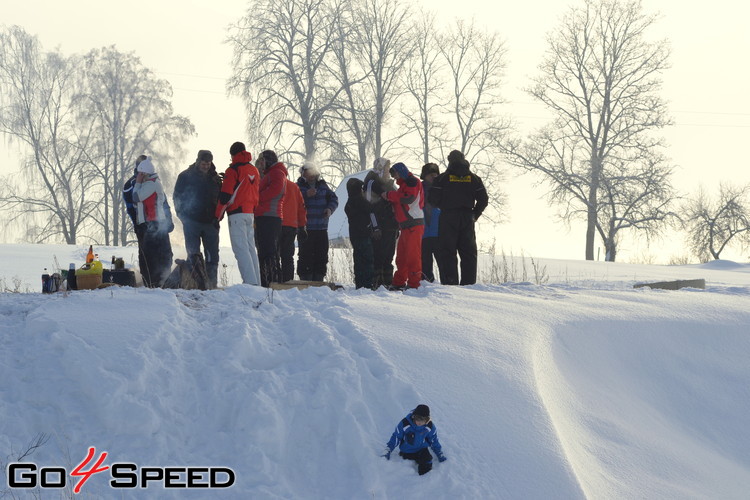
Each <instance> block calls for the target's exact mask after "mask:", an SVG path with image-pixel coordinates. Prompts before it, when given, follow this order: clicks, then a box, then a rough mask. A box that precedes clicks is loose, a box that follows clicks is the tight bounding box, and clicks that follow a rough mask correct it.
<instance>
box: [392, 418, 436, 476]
mask: <svg viewBox="0 0 750 500" xmlns="http://www.w3.org/2000/svg"><path fill="white" fill-rule="evenodd" d="M396 446H398V447H399V453H398V454H399V455H400V456H401V458H403V459H404V460H414V461H415V462H417V472H418V473H419V475H420V476H422V475H424V474H427V473H428V472H430V471H431V470H432V455H431V454H430V450H429V449H428V448H432V451H434V452H435V455H436V456H437V459H438V461H439V462H445V460H446V457H445V455H444V454H443V447H442V446H441V445H440V441H439V440H438V436H437V427H436V426H435V424H434V423H433V422H432V419H431V418H430V407H429V406H427V405H418V406H417V407H416V408H414V409H413V410H412V411H411V412H409V414H408V415H407V416H406V417H404V418H403V419H402V420H401V421H400V422H399V423H398V424H397V425H396V430H395V431H393V435H392V436H391V439H390V440H389V441H388V444H387V445H386V449H385V452H384V453H383V455H382V456H383V457H385V458H386V459H387V460H390V459H391V452H393V450H395V449H396Z"/></svg>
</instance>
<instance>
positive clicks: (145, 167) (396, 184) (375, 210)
mask: <svg viewBox="0 0 750 500" xmlns="http://www.w3.org/2000/svg"><path fill="white" fill-rule="evenodd" d="M229 155H230V157H231V163H230V165H229V168H227V169H226V171H225V172H223V173H219V172H217V169H216V166H215V165H214V163H213V154H212V153H211V152H210V151H208V150H201V151H199V152H198V155H197V157H196V160H195V162H194V163H193V164H192V165H190V166H189V167H188V168H187V169H186V170H185V171H183V172H181V173H180V174H179V176H178V178H177V182H176V183H175V189H174V196H173V199H174V208H175V212H176V214H177V217H178V218H179V219H180V221H181V222H182V227H183V231H184V237H185V247H186V250H187V254H188V256H193V255H195V254H200V253H201V244H202V245H203V252H202V254H203V256H204V260H205V266H206V275H207V277H208V288H216V286H217V278H218V266H219V229H220V222H221V221H222V220H224V218H225V217H226V218H227V223H228V226H229V236H230V240H231V245H232V251H233V252H234V255H235V258H236V259H237V264H238V267H239V271H240V275H241V276H242V281H243V283H246V284H250V285H260V286H264V287H268V286H269V284H270V283H271V282H286V281H290V280H292V279H293V278H294V274H295V268H294V253H295V243H296V244H297V245H296V246H297V247H298V249H299V251H298V260H297V274H298V276H299V278H300V279H302V280H311V281H322V280H323V279H324V278H325V276H326V274H327V266H328V250H329V239H328V221H329V219H330V217H331V215H332V214H333V212H334V211H335V210H336V209H337V208H338V203H339V201H338V198H337V196H336V193H335V192H334V191H333V190H332V189H331V188H330V186H329V185H328V184H327V183H326V181H325V180H324V179H323V178H322V177H321V172H320V170H319V169H318V167H317V166H316V165H315V164H314V163H313V162H309V161H307V162H305V163H304V164H303V165H302V167H301V168H300V169H299V174H300V175H299V178H298V179H297V181H296V182H294V181H292V180H290V179H289V178H288V171H287V168H286V166H285V165H284V164H283V163H282V162H280V161H279V159H278V157H277V155H276V153H275V152H274V151H272V150H265V151H263V152H261V153H260V155H259V156H258V158H256V160H255V163H254V164H253V157H252V154H251V153H250V152H248V151H247V150H246V148H245V145H244V144H243V143H241V142H235V143H234V144H232V146H231V147H230V149H229ZM135 163H136V164H135V172H134V174H133V176H132V177H131V178H130V179H129V180H128V181H127V182H126V183H125V186H124V188H123V197H124V200H125V203H126V206H127V211H128V214H129V215H130V217H131V219H132V221H133V224H134V226H135V233H136V237H137V238H138V244H139V265H140V268H141V274H142V276H143V281H144V284H145V285H146V286H149V287H158V286H161V285H162V284H163V283H164V280H166V278H167V276H168V275H169V273H170V270H171V263H172V256H173V255H172V248H171V244H170V241H169V233H170V232H171V231H172V230H173V229H174V224H173V223H172V214H171V209H170V206H169V203H168V202H167V197H166V195H165V193H164V189H163V186H162V184H161V182H160V180H159V176H158V175H157V174H156V172H155V168H154V164H153V162H152V159H151V158H150V157H147V156H144V155H142V156H139V157H138V159H137V160H136V162H135ZM346 188H347V193H348V201H347V203H346V207H345V211H346V214H347V217H348V221H349V236H350V240H351V244H352V247H353V249H354V275H355V285H356V286H357V288H362V287H366V288H377V287H379V286H381V285H383V286H386V287H389V288H407V287H411V288H417V287H419V283H420V281H421V280H422V279H426V280H428V281H434V279H435V275H434V270H433V257H434V258H435V260H437V263H438V269H439V271H440V280H441V283H443V284H462V285H466V284H472V283H475V282H476V267H477V247H476V236H475V233H474V222H475V221H476V219H477V218H478V217H479V216H480V215H481V214H482V211H483V210H484V209H485V208H486V206H487V202H488V197H487V192H486V190H485V188H484V185H483V183H482V180H481V179H480V178H479V177H478V176H476V175H475V174H473V173H472V172H470V170H469V163H468V162H467V161H466V159H465V158H464V156H463V154H461V153H460V152H459V151H452V152H451V153H450V154H449V155H448V167H447V169H446V171H445V172H444V173H442V174H441V173H440V171H439V167H438V166H437V165H436V164H435V163H428V164H426V165H424V166H423V167H422V172H421V175H420V177H419V178H417V177H416V176H414V175H413V174H412V173H411V172H410V171H409V169H408V168H407V167H406V165H404V164H403V163H400V162H399V163H395V164H393V165H391V163H390V161H389V160H388V159H386V158H378V159H376V160H375V162H374V165H373V168H372V170H371V171H369V172H368V173H367V175H366V177H365V179H364V180H360V179H356V178H352V179H350V180H349V181H348V183H347V186H346ZM457 253H458V256H460V258H461V278H460V280H459V275H458V258H457V255H456V254H457ZM394 255H395V257H396V268H395V271H394V266H393V260H394Z"/></svg>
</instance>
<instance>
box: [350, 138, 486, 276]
mask: <svg viewBox="0 0 750 500" xmlns="http://www.w3.org/2000/svg"><path fill="white" fill-rule="evenodd" d="M346 188H347V194H348V201H347V203H346V206H345V211H346V215H347V218H348V221H349V239H350V240H351V243H352V248H353V249H354V281H355V285H356V287H357V288H362V287H366V288H377V287H379V286H381V285H383V286H385V287H388V288H395V289H403V288H417V287H419V283H420V281H421V280H422V279H425V280H427V281H430V282H432V281H434V280H435V274H434V267H433V259H434V260H436V261H437V264H438V269H439V271H440V282H441V283H442V284H445V285H458V284H461V285H470V284H473V283H476V276H477V244H476V233H475V232H474V223H475V222H476V220H477V219H478V218H479V217H480V216H481V215H482V212H483V211H484V209H485V208H486V207H487V204H488V201H489V198H488V196H487V191H486V189H485V187H484V183H483V182H482V180H481V178H479V176H477V175H476V174H474V173H472V172H471V171H470V166H469V162H468V161H467V160H466V158H465V157H464V155H463V154H462V153H461V152H460V151H456V150H454V151H451V153H450V154H449V155H448V167H447V169H446V171H445V172H443V173H440V168H439V167H438V165H437V164H435V163H427V164H425V165H424V166H423V167H422V171H421V174H420V176H419V179H418V178H417V177H416V176H415V175H414V174H413V173H412V172H410V171H409V169H408V167H407V166H406V165H404V164H403V163H401V162H398V163H394V164H393V165H391V162H390V160H388V159H387V158H377V159H376V160H375V162H374V163H373V168H372V170H371V171H370V172H368V173H367V175H366V177H365V179H364V181H361V180H359V179H357V178H351V179H349V180H348V181H347V185H346ZM394 254H395V257H396V270H395V273H394V267H393V257H394ZM459 256H460V258H461V277H460V279H459V273H458V257H459Z"/></svg>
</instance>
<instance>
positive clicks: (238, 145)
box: [229, 141, 246, 156]
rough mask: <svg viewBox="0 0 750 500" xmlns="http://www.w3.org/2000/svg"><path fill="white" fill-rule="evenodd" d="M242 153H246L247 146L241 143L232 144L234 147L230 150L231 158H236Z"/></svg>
mask: <svg viewBox="0 0 750 500" xmlns="http://www.w3.org/2000/svg"><path fill="white" fill-rule="evenodd" d="M241 151H246V149H245V145H244V144H242V143H241V142H239V141H238V142H235V143H234V144H232V146H231V147H230V148H229V154H230V155H231V156H234V155H236V154H237V153H239V152H241Z"/></svg>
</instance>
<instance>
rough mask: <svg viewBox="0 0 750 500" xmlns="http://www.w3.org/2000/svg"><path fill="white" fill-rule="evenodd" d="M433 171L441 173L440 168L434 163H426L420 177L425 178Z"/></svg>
mask: <svg viewBox="0 0 750 500" xmlns="http://www.w3.org/2000/svg"><path fill="white" fill-rule="evenodd" d="M433 173H434V174H439V173H440V168H439V167H438V166H437V165H436V164H434V163H425V164H424V166H423V167H422V173H421V174H420V175H419V178H420V179H422V180H424V178H425V177H427V176H428V175H430V174H433Z"/></svg>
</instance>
